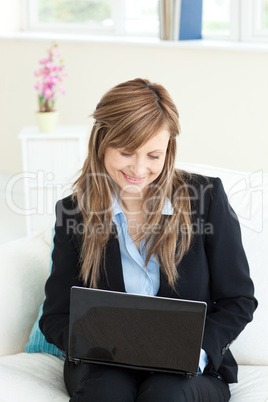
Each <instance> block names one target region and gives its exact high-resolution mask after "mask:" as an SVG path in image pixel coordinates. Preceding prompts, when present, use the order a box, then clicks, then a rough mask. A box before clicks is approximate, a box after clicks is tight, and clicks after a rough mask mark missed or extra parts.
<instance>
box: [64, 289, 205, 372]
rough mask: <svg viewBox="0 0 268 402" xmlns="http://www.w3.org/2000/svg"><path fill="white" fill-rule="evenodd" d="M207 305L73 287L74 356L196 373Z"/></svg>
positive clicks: (86, 360) (81, 359) (71, 346)
mask: <svg viewBox="0 0 268 402" xmlns="http://www.w3.org/2000/svg"><path fill="white" fill-rule="evenodd" d="M206 307H207V305H206V303H204V302H198V301H189V300H181V299H170V298H163V297H157V296H155V297H154V296H143V295H137V294H130V293H122V292H114V291H108V290H100V289H91V288H84V287H77V286H74V287H72V288H71V301H70V326H69V352H68V357H69V360H70V361H73V362H75V363H81V362H82V363H98V364H107V365H113V366H121V367H128V368H133V369H140V370H149V371H162V372H169V373H179V374H184V375H186V376H187V377H189V376H191V375H194V376H195V375H197V374H198V368H199V355H200V349H201V346H202V339H203V331H204V322H205V316H206Z"/></svg>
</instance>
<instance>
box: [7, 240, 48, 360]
mask: <svg viewBox="0 0 268 402" xmlns="http://www.w3.org/2000/svg"><path fill="white" fill-rule="evenodd" d="M48 268H49V245H48V244H47V243H46V242H45V241H44V233H41V234H38V235H35V236H30V237H25V238H23V239H19V240H15V241H12V242H10V243H7V244H3V245H1V247H0V275H1V278H4V280H1V281H0V317H1V325H0V339H1V342H0V356H1V355H5V354H11V353H18V352H22V351H23V350H24V346H25V344H26V342H27V341H28V339H29V335H30V332H31V330H32V327H33V324H34V321H35V320H36V317H37V315H38V311H39V308H40V305H41V304H42V302H43V300H44V284H45V281H46V278H47V275H48Z"/></svg>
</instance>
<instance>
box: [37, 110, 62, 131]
mask: <svg viewBox="0 0 268 402" xmlns="http://www.w3.org/2000/svg"><path fill="white" fill-rule="evenodd" d="M58 118H59V114H58V112H37V113H36V120H37V124H38V126H39V128H40V131H41V132H42V133H51V132H53V131H54V130H55V128H56V126H57V123H58Z"/></svg>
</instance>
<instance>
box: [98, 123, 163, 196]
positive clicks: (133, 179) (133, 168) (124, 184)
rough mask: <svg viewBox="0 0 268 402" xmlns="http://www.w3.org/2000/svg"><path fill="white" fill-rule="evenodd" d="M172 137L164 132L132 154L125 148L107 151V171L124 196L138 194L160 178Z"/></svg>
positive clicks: (105, 159) (108, 148)
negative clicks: (125, 194)
mask: <svg viewBox="0 0 268 402" xmlns="http://www.w3.org/2000/svg"><path fill="white" fill-rule="evenodd" d="M169 138H170V133H169V131H168V130H167V129H161V130H160V131H159V132H158V134H156V135H155V136H154V137H152V138H151V139H150V140H149V141H147V142H146V143H145V144H144V145H143V146H141V147H140V148H138V149H137V150H136V151H134V152H132V153H130V152H128V151H127V150H126V149H123V148H120V149H115V148H111V147H107V148H106V151H105V155H104V165H105V168H106V170H107V172H108V174H109V175H110V176H111V178H112V179H113V180H114V181H115V182H116V183H117V184H118V186H119V187H120V189H121V190H122V191H123V192H124V193H129V194H132V195H138V194H140V193H141V192H143V191H144V189H146V187H147V186H148V185H149V184H150V183H152V182H153V181H154V180H155V179H156V178H157V177H158V176H159V175H160V173H161V172H162V170H163V167H164V163H165V157H166V151H167V146H168V142H169Z"/></svg>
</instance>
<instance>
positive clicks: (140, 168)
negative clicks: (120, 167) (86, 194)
mask: <svg viewBox="0 0 268 402" xmlns="http://www.w3.org/2000/svg"><path fill="white" fill-rule="evenodd" d="M130 171H131V173H132V174H133V175H134V176H135V177H144V176H145V175H146V173H147V171H148V167H147V166H146V163H145V161H144V159H143V158H135V160H134V161H132V164H131V166H130Z"/></svg>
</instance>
